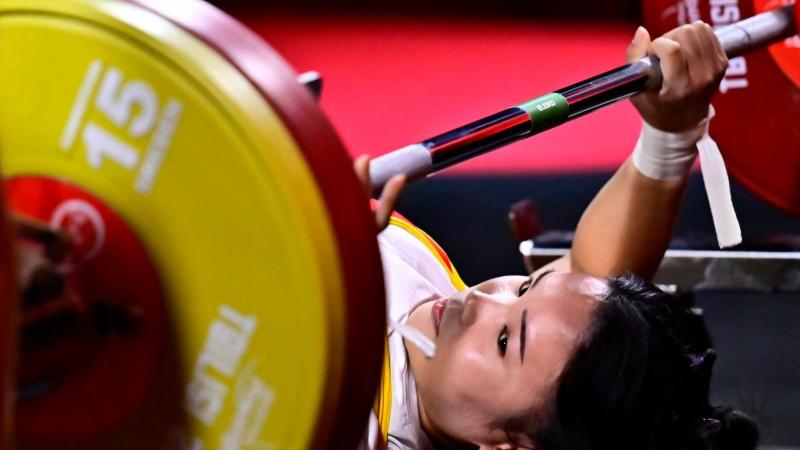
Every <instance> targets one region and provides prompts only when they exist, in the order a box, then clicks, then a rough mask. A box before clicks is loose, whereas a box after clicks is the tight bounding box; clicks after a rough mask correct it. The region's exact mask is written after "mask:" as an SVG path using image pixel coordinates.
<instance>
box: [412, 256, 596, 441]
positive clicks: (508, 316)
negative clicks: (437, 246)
mask: <svg viewBox="0 0 800 450" xmlns="http://www.w3.org/2000/svg"><path fill="white" fill-rule="evenodd" d="M605 290H606V284H605V280H603V279H600V278H594V277H590V276H587V275H582V274H576V273H566V272H545V273H544V274H543V275H541V276H539V277H538V279H535V280H532V279H531V278H528V277H520V276H507V277H500V278H494V279H491V280H488V281H486V282H483V283H481V284H479V285H477V286H474V287H472V288H470V289H467V290H465V291H462V292H459V293H458V294H457V295H456V296H455V297H454V298H452V299H442V300H436V301H432V302H428V303H425V304H423V305H421V306H419V307H418V308H416V309H415V310H414V311H413V312H412V313H411V316H410V317H409V324H410V325H412V326H414V327H415V328H417V329H419V330H420V331H422V332H423V333H424V334H425V335H426V336H428V337H430V338H432V339H433V340H434V342H435V343H436V356H434V357H433V358H431V359H427V358H425V356H424V355H422V354H421V353H420V352H419V351H417V350H416V348H414V347H413V346H407V347H408V351H409V359H410V362H411V368H412V371H413V373H414V378H415V380H416V383H417V393H418V398H419V405H420V414H421V420H422V422H423V424H425V425H426V428H427V430H428V432H429V433H432V434H433V435H434V436H435V437H437V438H439V439H443V440H454V441H456V442H462V443H471V444H476V445H482V446H490V447H491V446H493V447H505V446H507V444H509V443H510V442H516V443H517V444H519V445H522V446H524V447H532V446H533V443H532V442H529V440H528V439H527V437H525V436H524V435H523V434H522V433H518V432H516V431H514V430H513V428H512V427H510V426H509V424H511V423H517V422H519V421H520V419H523V420H525V421H527V422H530V421H531V420H534V421H535V420H536V418H537V417H542V416H543V415H545V414H547V413H548V407H549V405H551V404H552V402H553V400H554V394H555V387H556V382H557V379H558V377H559V375H560V374H561V372H562V370H563V369H564V366H565V365H566V363H567V361H569V359H570V357H571V355H572V354H573V352H574V350H575V348H576V344H577V343H579V342H580V340H581V339H582V337H583V335H584V334H585V332H586V331H587V330H588V327H589V323H590V320H591V316H592V312H593V311H594V308H595V306H596V305H597V302H598V299H600V298H602V296H603V294H604V293H605Z"/></svg>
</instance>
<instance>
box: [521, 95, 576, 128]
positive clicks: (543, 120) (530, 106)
mask: <svg viewBox="0 0 800 450" xmlns="http://www.w3.org/2000/svg"><path fill="white" fill-rule="evenodd" d="M518 107H519V108H521V109H523V110H524V111H525V112H526V113H528V115H529V116H531V119H532V120H533V131H534V132H537V131H543V130H547V129H550V128H553V127H554V126H556V125H559V124H562V123H564V122H566V120H567V116H568V115H569V105H568V104H567V99H565V98H564V96H563V95H561V94H556V93H552V94H547V95H543V96H541V97H539V98H535V99H533V100H531V101H528V102H525V103H522V104H521V105H519V106H518Z"/></svg>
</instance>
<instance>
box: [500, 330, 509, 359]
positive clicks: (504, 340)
mask: <svg viewBox="0 0 800 450" xmlns="http://www.w3.org/2000/svg"><path fill="white" fill-rule="evenodd" d="M507 346H508V327H503V330H502V331H500V336H498V337H497V349H498V350H499V351H500V356H506V347H507Z"/></svg>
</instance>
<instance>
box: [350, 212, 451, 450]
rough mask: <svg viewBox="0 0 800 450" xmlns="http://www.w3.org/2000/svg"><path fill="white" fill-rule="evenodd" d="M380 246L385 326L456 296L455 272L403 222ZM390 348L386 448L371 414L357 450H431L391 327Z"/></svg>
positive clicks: (388, 230) (404, 355) (403, 355)
mask: <svg viewBox="0 0 800 450" xmlns="http://www.w3.org/2000/svg"><path fill="white" fill-rule="evenodd" d="M378 244H379V247H380V252H381V259H382V262H383V271H384V278H385V283H386V301H387V314H388V317H387V319H389V320H388V322H389V323H392V322H399V323H406V320H408V316H409V314H410V313H411V311H413V310H414V308H416V307H417V306H419V305H420V304H422V303H425V302H427V301H431V300H435V299H437V298H442V297H450V296H452V295H453V294H455V293H456V291H457V289H456V286H455V285H456V284H461V285H463V283H461V281H460V279H458V278H457V277H458V275H457V274H455V271H454V270H452V271H448V270H447V269H446V267H447V266H449V260H446V258H447V256H446V255H444V253H443V252H441V249H439V248H438V245H436V243H435V242H433V240H431V239H430V238H429V237H427V235H425V234H424V233H423V232H421V230H419V229H417V228H416V227H414V226H413V225H411V224H410V223H408V222H407V221H404V220H401V219H399V218H395V217H393V218H392V221H391V224H390V225H389V227H387V228H386V230H384V231H383V232H382V233H381V234H380V235H379V236H378ZM437 250H438V253H437ZM442 257H443V258H445V260H446V262H443V260H442ZM450 268H451V269H452V267H450ZM453 274H455V277H456V280H454V279H453ZM460 288H463V287H461V286H460ZM388 349H389V366H390V372H391V409H390V416H389V427H388V436H387V439H386V443H385V447H384V445H383V444H382V440H383V438H382V436H381V427H380V425H379V420H378V416H377V414H376V413H375V411H373V412H372V413H371V414H370V420H369V427H368V430H367V434H366V436H364V439H362V444H361V446H360V448H361V449H370V450H374V449H380V448H388V449H414V450H428V449H433V445H432V444H431V442H430V440H429V439H428V437H427V436H426V435H425V432H424V431H423V430H422V427H421V425H420V422H419V411H418V409H417V389H416V384H415V382H414V376H413V374H412V373H411V366H410V363H409V361H408V355H407V353H406V348H405V344H404V341H403V337H402V336H401V335H400V333H398V332H396V331H394V330H392V329H391V328H390V329H389V330H388Z"/></svg>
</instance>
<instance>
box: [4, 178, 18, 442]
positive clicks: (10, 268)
mask: <svg viewBox="0 0 800 450" xmlns="http://www.w3.org/2000/svg"><path fill="white" fill-rule="evenodd" d="M2 191H3V186H2V183H0V211H2V212H3V213H2V214H0V449H6V448H11V430H12V425H13V419H12V414H13V408H12V406H13V400H12V399H13V392H14V389H15V387H16V386H15V384H14V374H15V373H16V369H15V367H16V364H15V360H16V356H17V345H16V342H17V339H16V334H17V333H16V331H17V329H16V325H15V323H16V321H17V319H16V310H17V302H18V301H19V296H18V295H17V290H16V284H17V283H16V281H17V280H16V270H15V268H16V258H15V257H14V253H13V251H12V246H11V229H10V226H9V223H8V220H7V215H6V213H5V211H7V209H6V204H5V203H6V202H5V195H4V194H3V192H2Z"/></svg>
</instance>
